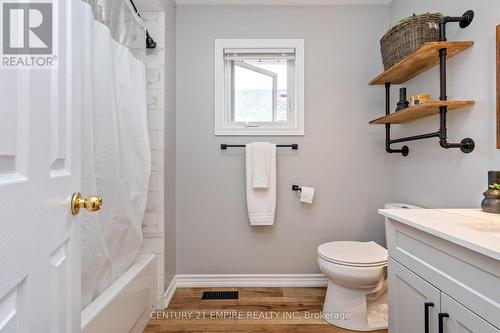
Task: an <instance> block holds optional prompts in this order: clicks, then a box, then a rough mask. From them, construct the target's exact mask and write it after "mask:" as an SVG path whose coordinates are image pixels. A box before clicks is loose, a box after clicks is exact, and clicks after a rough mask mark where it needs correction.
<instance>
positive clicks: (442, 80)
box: [385, 10, 475, 156]
mask: <svg viewBox="0 0 500 333" xmlns="http://www.w3.org/2000/svg"><path fill="white" fill-rule="evenodd" d="M473 19H474V11H472V10H468V11H466V12H465V13H464V14H463V15H462V16H445V17H443V19H442V20H441V22H440V23H439V41H441V42H446V24H447V23H449V22H458V23H459V26H460V28H462V29H463V28H466V27H468V26H469V25H470V24H471V22H472V20H473ZM446 55H447V49H446V48H442V49H440V50H439V88H440V89H439V90H440V96H439V100H440V101H446V100H448V96H447V95H446ZM390 89H391V83H390V82H386V83H385V114H386V115H389V114H390V112H391V111H390V103H391V98H390V97H391V96H390ZM447 112H448V107H447V106H440V107H439V130H438V131H437V132H433V133H428V134H422V135H415V136H409V137H404V138H399V139H391V124H385V150H386V151H387V152H388V153H391V154H392V153H400V154H401V155H403V156H408V154H409V152H410V150H409V148H408V146H403V147H402V148H401V149H392V148H391V145H392V144H394V143H401V142H407V141H415V140H422V139H429V138H434V137H436V138H439V144H440V146H441V147H443V148H445V149H450V148H460V150H461V151H462V152H463V153H465V154H468V153H471V152H472V151H473V150H474V148H475V143H474V140H472V139H471V138H465V139H463V140H462V141H461V142H460V143H449V142H448V137H447V135H448V134H447V128H446V114H447Z"/></svg>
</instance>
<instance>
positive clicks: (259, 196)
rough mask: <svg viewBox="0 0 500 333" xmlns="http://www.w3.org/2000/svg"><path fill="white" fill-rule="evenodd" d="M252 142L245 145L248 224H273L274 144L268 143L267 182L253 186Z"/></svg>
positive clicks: (274, 189)
mask: <svg viewBox="0 0 500 333" xmlns="http://www.w3.org/2000/svg"><path fill="white" fill-rule="evenodd" d="M253 150H254V146H253V144H252V143H251V144H247V145H246V186H247V209H248V219H249V220H250V225H273V224H274V213H275V211H276V145H275V144H269V159H268V160H269V183H268V187H267V188H254V187H253V179H254V162H253V157H254V156H255V155H254V154H253Z"/></svg>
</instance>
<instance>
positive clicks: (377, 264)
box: [318, 204, 420, 331]
mask: <svg viewBox="0 0 500 333" xmlns="http://www.w3.org/2000/svg"><path fill="white" fill-rule="evenodd" d="M385 208H386V209H391V208H402V209H405V208H420V207H417V206H412V205H406V204H386V205H385ZM318 265H319V268H320V270H321V272H322V273H323V274H324V275H325V276H326V277H327V278H328V289H327V293H326V298H325V303H324V305H323V318H324V319H325V320H326V321H328V322H329V323H331V324H333V325H335V326H339V327H342V328H345V329H350V330H354V331H374V330H380V329H387V316H388V313H387V312H388V311H387V310H388V307H387V274H386V267H387V250H386V249H385V248H383V247H382V246H380V245H378V244H377V243H375V242H353V241H338V242H328V243H324V244H321V245H320V246H319V247H318Z"/></svg>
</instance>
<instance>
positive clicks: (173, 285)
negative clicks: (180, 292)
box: [162, 275, 177, 308]
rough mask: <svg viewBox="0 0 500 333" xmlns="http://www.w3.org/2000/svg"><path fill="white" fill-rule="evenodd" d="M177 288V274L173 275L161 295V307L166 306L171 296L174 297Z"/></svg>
mask: <svg viewBox="0 0 500 333" xmlns="http://www.w3.org/2000/svg"><path fill="white" fill-rule="evenodd" d="M176 290H177V275H176V276H174V278H173V279H172V281H170V284H169V285H168V288H167V290H165V294H164V296H163V304H162V305H163V307H164V308H168V305H169V304H170V301H171V300H172V297H174V294H175V291H176Z"/></svg>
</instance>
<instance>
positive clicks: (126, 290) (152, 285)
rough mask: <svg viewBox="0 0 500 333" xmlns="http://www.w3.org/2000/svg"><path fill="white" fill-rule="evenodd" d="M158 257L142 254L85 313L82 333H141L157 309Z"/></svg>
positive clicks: (83, 314) (83, 312)
mask: <svg viewBox="0 0 500 333" xmlns="http://www.w3.org/2000/svg"><path fill="white" fill-rule="evenodd" d="M155 292H156V256H155V255H154V254H148V255H138V256H137V258H136V259H135V261H134V263H133V264H132V266H131V267H130V268H129V269H128V270H127V271H126V272H125V273H124V274H123V275H122V276H121V277H120V278H118V279H117V280H116V281H115V282H113V284H111V285H110V286H109V287H108V288H107V289H106V290H105V291H104V292H103V293H102V294H101V295H99V296H98V297H97V298H96V299H95V300H93V301H92V303H90V304H89V305H87V306H86V307H85V308H84V309H83V310H82V313H81V317H82V324H81V325H82V333H103V332H106V333H128V332H133V333H139V332H142V331H143V329H144V327H146V324H147V323H148V321H149V316H150V313H151V311H153V310H154V307H155Z"/></svg>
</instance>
